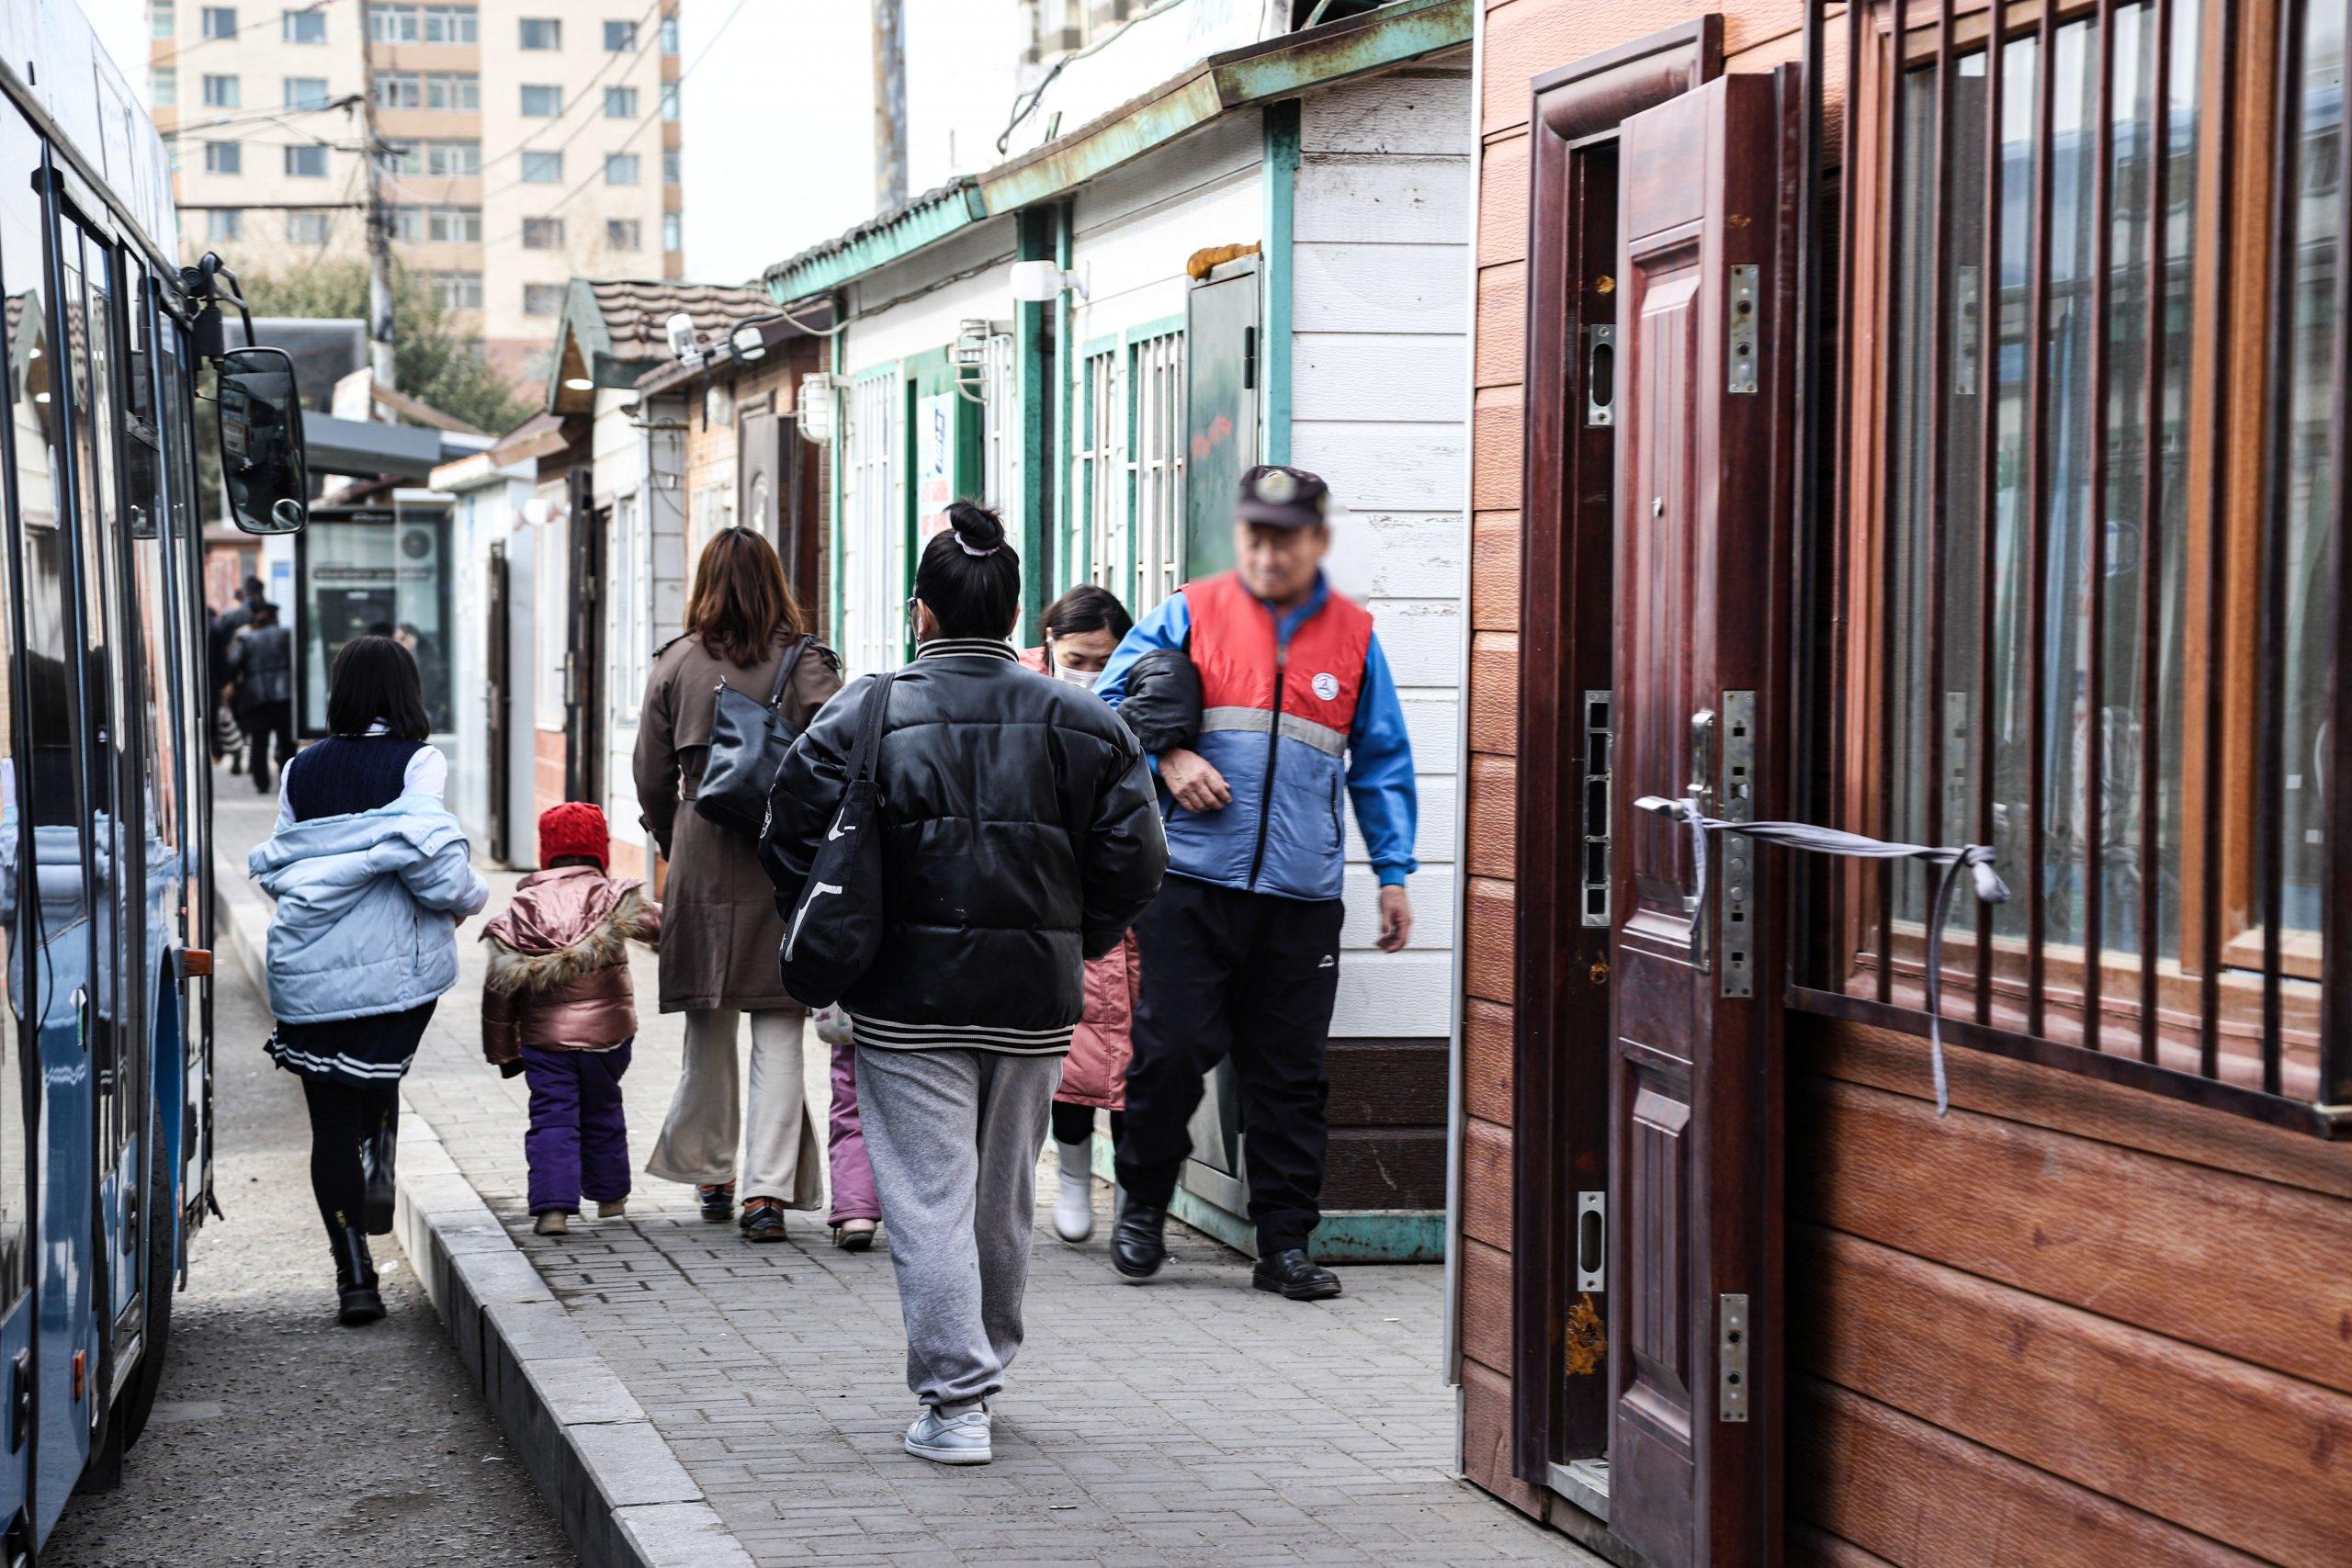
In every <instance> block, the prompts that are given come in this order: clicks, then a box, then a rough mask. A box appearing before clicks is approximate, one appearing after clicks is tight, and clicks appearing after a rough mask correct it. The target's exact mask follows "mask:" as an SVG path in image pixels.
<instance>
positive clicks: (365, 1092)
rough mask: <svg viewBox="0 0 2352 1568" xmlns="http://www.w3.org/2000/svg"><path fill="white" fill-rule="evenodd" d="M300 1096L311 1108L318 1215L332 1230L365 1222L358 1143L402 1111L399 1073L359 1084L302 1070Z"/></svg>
mask: <svg viewBox="0 0 2352 1568" xmlns="http://www.w3.org/2000/svg"><path fill="white" fill-rule="evenodd" d="M302 1098H303V1100H305V1101H306V1102H307V1103H308V1104H309V1106H310V1111H311V1192H312V1193H313V1194H315V1195H316V1196H317V1198H318V1201H319V1218H320V1219H322V1220H324V1221H325V1222H326V1227H327V1235H329V1236H331V1237H332V1236H334V1235H336V1234H337V1233H338V1232H340V1231H341V1230H342V1229H343V1228H344V1227H345V1225H349V1226H352V1227H354V1228H356V1227H358V1226H359V1225H361V1224H365V1223H366V1222H365V1220H364V1219H363V1217H362V1215H363V1204H364V1202H365V1200H366V1198H367V1191H368V1182H367V1178H366V1176H365V1175H364V1174H363V1173H362V1172H361V1169H360V1165H359V1145H360V1143H361V1142H362V1141H363V1140H365V1139H366V1138H368V1137H369V1136H370V1135H372V1134H374V1133H375V1131H376V1129H377V1128H379V1127H380V1126H382V1125H383V1124H384V1122H385V1121H386V1120H387V1119H389V1118H390V1117H394V1116H398V1115H399V1114H400V1106H401V1085H400V1080H399V1079H398V1078H385V1079H382V1080H381V1081H379V1082H376V1083H370V1084H368V1085H366V1086H365V1087H362V1086H361V1085H358V1084H356V1083H351V1082H347V1081H345V1080H344V1079H342V1078H331V1077H317V1076H313V1075H311V1074H309V1073H305V1074H303V1075H302Z"/></svg>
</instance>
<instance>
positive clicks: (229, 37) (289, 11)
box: [165, 0, 368, 61]
mask: <svg viewBox="0 0 2352 1568" xmlns="http://www.w3.org/2000/svg"><path fill="white" fill-rule="evenodd" d="M339 3H340V0H313V3H312V4H311V5H308V6H288V7H287V8H286V9H284V10H283V11H277V12H272V13H270V14H268V15H266V16H263V17H258V18H256V19H255V20H254V21H250V22H247V23H246V24H245V25H244V26H243V27H241V28H237V29H235V30H234V31H233V32H225V33H213V34H208V35H206V36H205V37H203V38H199V39H196V40H194V41H193V42H190V43H182V42H180V41H179V39H178V38H177V37H176V36H175V37H174V38H173V39H172V52H171V53H170V54H169V55H168V56H166V57H165V58H166V59H168V60H172V61H176V60H178V59H179V57H180V56H181V55H183V54H193V53H194V52H195V51H198V50H199V49H203V48H205V47H206V46H208V45H209V44H216V43H234V42H235V41H236V40H237V39H241V38H243V37H244V36H245V35H246V34H247V33H249V32H252V31H254V29H255V28H266V27H267V26H269V24H270V23H272V22H277V23H278V25H279V26H281V27H282V26H284V25H285V24H284V22H283V20H282V18H284V17H294V16H301V15H304V14H306V13H309V12H312V11H323V10H325V9H327V8H328V7H329V6H334V5H337V4H339ZM359 23H360V26H362V27H365V26H367V25H368V14H367V10H366V8H365V7H364V6H363V7H362V8H361V10H360V16H359Z"/></svg>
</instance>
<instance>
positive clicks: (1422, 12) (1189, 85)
mask: <svg viewBox="0 0 2352 1568" xmlns="http://www.w3.org/2000/svg"><path fill="white" fill-rule="evenodd" d="M1477 5H1478V0H1397V3H1396V4H1394V5H1391V6H1386V7H1385V8H1383V9H1381V10H1378V11H1368V12H1365V13H1364V14H1363V15H1362V16H1357V17H1346V18H1344V19H1342V20H1340V21H1336V22H1327V23H1325V24H1324V25H1323V26H1321V27H1318V28H1314V29H1313V30H1312V31H1309V32H1296V33H1284V34H1283V35H1282V36H1281V37H1279V38H1274V39H1267V40H1265V41H1264V42H1262V43H1254V44H1250V45H1248V46H1247V47H1245V48H1241V49H1235V50H1227V51H1225V52H1224V53H1222V54H1213V55H1210V56H1209V57H1208V58H1207V59H1206V60H1204V61H1201V62H1198V63H1196V64H1193V65H1190V66H1187V67H1186V68H1185V69H1184V70H1182V72H1179V73H1177V74H1176V75H1174V76H1172V77H1170V78H1169V79H1168V80H1167V81H1166V82H1163V83H1161V84H1160V85H1159V86H1157V87H1154V88H1152V89H1151V90H1150V91H1149V92H1147V93H1144V94H1142V95H1141V96H1137V97H1134V98H1130V99H1129V100H1128V101H1127V102H1125V103H1124V104H1122V105H1120V106H1119V107H1117V108H1114V109H1112V110H1110V111H1109V112H1108V113H1106V114H1103V115H1098V116H1097V117H1095V118H1093V119H1091V120H1089V121H1088V122H1087V123H1086V124H1084V125H1082V126H1080V127H1079V128H1078V129H1077V130H1073V131H1071V132H1070V133H1069V135H1067V136H1064V137H1061V138H1059V139H1057V140H1056V141H1050V142H1047V143H1046V145H1045V146H1043V147H1039V148H1037V149H1035V151H1033V152H1024V153H1023V154H1022V155H1021V156H1020V157H1018V158H1015V159H1012V161H1011V162H1009V163H1005V164H1000V165H999V166H997V167H996V168H994V169H990V170H989V171H988V172H987V173H985V174H981V175H963V176H960V177H959V178H958V179H957V180H956V181H955V182H953V183H951V184H950V185H947V186H942V187H940V188H939V189H938V190H936V191H933V192H930V193H929V194H927V195H925V196H922V197H916V198H915V199H914V200H913V201H911V202H910V203H908V204H907V205H906V206H905V207H903V208H900V209H899V210H898V211H897V212H896V213H893V214H888V215H886V216H883V217H879V218H876V219H872V220H868V221H866V222H865V223H863V224H860V225H859V226H858V227H857V228H854V229H853V230H851V231H849V232H848V233H846V234H844V235H842V236H841V237H840V238H839V239H835V240H829V241H827V242H825V243H823V244H820V245H815V246H812V247H810V248H809V249H808V250H805V251H802V252H801V253H800V254H797V255H796V256H793V257H791V258H790V259H788V260H786V261H782V262H778V263H777V264H776V265H774V266H772V267H770V268H768V269H767V271H766V273H765V274H763V278H762V281H763V282H764V283H765V284H766V285H767V288H768V293H769V295H770V296H771V297H772V298H773V299H775V301H776V302H777V303H778V304H780V305H784V304H791V303H792V302H794V301H796V300H801V299H808V298H809V297H810V296H812V295H817V294H822V293H825V292H827V291H829V290H831V289H834V288H840V287H841V286H842V285H843V284H845V283H847V282H849V281H850V280H851V279H853V278H855V277H859V276H864V275H865V274H866V273H869V272H872V271H874V270H875V269H876V268H877V267H881V266H886V265H888V264H890V263H892V262H895V261H900V260H903V259H904V258H906V257H907V256H910V255H912V254H915V253H916V252H917V251H920V250H922V249H924V248H926V247H928V246H930V245H933V244H936V243H938V242H940V241H941V240H944V239H946V238H947V237H948V236H950V235H952V234H955V233H956V232H958V231H962V230H964V229H967V228H969V227H970V226H972V225H973V224H975V223H978V222H980V221H982V220H986V219H989V218H996V217H1002V216H1005V215H1007V214H1009V213H1012V212H1016V211H1018V210H1020V209H1022V208H1024V207H1033V206H1035V205H1036V204H1037V203H1038V202H1040V201H1046V200H1050V199H1052V198H1053V197H1057V196H1060V195H1063V194H1064V193H1066V192H1068V191H1069V190H1072V189H1074V188H1076V187H1077V186H1081V185H1084V184H1085V183H1086V182H1087V181H1089V180H1091V179H1095V178H1097V177H1099V176H1101V175H1103V174H1106V173H1108V172H1109V171H1110V170H1112V169H1114V168H1116V167H1118V166H1119V165H1120V164H1125V163H1127V162H1130V161H1131V160H1133V159H1136V158H1138V157H1141V156H1142V155H1143V154H1144V153H1146V152H1151V151H1152V150H1153V149H1155V148H1158V147H1161V146H1165V145H1166V144H1167V143H1169V142H1170V141H1176V140H1177V139H1179V138H1180V137H1182V136H1185V135H1188V134H1190V133H1191V132H1193V131H1194V130H1199V129H1200V128H1201V127H1202V126H1204V125H1206V124H1208V123H1209V122H1210V121H1212V120H1214V119H1216V118H1219V117H1220V116H1222V115H1226V114H1229V113H1231V112H1233V111H1234V110H1236V109H1238V108H1244V107H1249V106H1250V105H1251V104H1258V103H1264V102H1267V101H1269V100H1271V99H1273V98H1278V97H1283V96H1289V95H1291V94H1294V93H1299V92H1305V91H1306V90H1308V89H1310V88H1313V87H1319V86H1329V85H1332V84H1334V83H1339V82H1344V81H1346V80H1348V79H1349V78H1351V77H1354V76H1362V75H1364V74H1366V73H1370V72H1374V71H1379V70H1382V69H1385V67H1387V66H1391V65H1397V64H1401V63H1403V62H1406V61H1408V60H1414V59H1418V58H1419V57H1420V56H1422V55H1425V54H1434V53H1436V52H1437V51H1441V50H1446V49H1454V48H1458V47H1460V46H1462V45H1464V44H1466V43H1468V42H1469V41H1470V37H1471V28H1472V22H1473V18H1474V17H1475V15H1476V9H1477ZM959 195H960V196H961V197H963V199H962V200H961V201H960V202H957V201H955V200H954V199H953V198H954V197H957V196H959Z"/></svg>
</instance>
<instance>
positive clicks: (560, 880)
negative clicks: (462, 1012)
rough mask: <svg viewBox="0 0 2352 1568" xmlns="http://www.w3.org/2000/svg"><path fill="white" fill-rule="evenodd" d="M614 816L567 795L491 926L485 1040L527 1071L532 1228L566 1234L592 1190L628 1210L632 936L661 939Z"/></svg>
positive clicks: (612, 1210) (607, 1207) (498, 1060)
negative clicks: (616, 872) (632, 875)
mask: <svg viewBox="0 0 2352 1568" xmlns="http://www.w3.org/2000/svg"><path fill="white" fill-rule="evenodd" d="M539 864H540V865H541V866H542V867H544V868H545V869H543V870H540V871H537V872H534V873H532V874H530V875H528V876H526V877H525V878H524V879H523V881H522V885H521V886H518V887H516V888H515V901H514V902H513V903H511V904H509V905H508V906H507V907H506V908H505V910H504V911H503V913H501V914H500V915H499V916H498V917H497V918H496V919H492V921H491V922H490V924H489V927H488V929H486V930H485V931H483V932H482V940H483V941H484V942H489V943H490V975H489V977H488V978H487V979H485V980H484V981H483V982H482V996H481V1050H482V1055H484V1056H485V1057H487V1058H488V1059H489V1060H490V1061H491V1063H492V1065H493V1066H497V1067H498V1069H499V1070H500V1071H501V1072H503V1073H504V1074H505V1075H506V1076H508V1077H513V1076H514V1075H515V1073H516V1072H520V1073H522V1074H523V1075H524V1076H525V1077H526V1078H527V1079H528V1080H529V1081H530V1088H531V1130H530V1132H529V1133H528V1134H525V1136H524V1139H523V1154H524V1157H525V1158H526V1159H527V1160H528V1161H529V1162H530V1167H531V1186H530V1196H531V1213H533V1214H534V1215H536V1216H537V1221H536V1223H535V1224H533V1225H532V1227H531V1228H532V1229H533V1230H534V1231H535V1232H536V1233H537V1234H538V1235H563V1234H564V1231H565V1226H566V1221H567V1218H568V1216H570V1215H572V1214H576V1213H579V1212H580V1200H581V1197H582V1194H583V1193H584V1194H585V1195H586V1196H588V1197H590V1198H593V1199H594V1200H595V1201H596V1214H597V1217H598V1218H600V1219H611V1218H612V1217H614V1216H615V1215H616V1214H620V1213H624V1212H625V1211H626V1210H627V1208H628V1166H629V1161H628V1118H627V1117H626V1115H624V1113H623V1111H622V1109H621V1075H622V1074H623V1073H626V1072H627V1071H628V1059H629V1047H630V1045H631V1044H632V1043H633V1042H634V1041H635V1040H636V1038H637V1004H636V998H635V993H634V991H633V990H632V988H631V987H630V985H629V975H628V943H629V940H630V939H631V938H635V939H636V940H637V941H639V942H644V943H646V944H648V945H649V946H650V945H652V944H653V943H656V942H660V941H661V940H662V906H661V905H659V904H657V903H654V902H653V901H652V900H651V899H650V898H648V897H645V894H644V884H642V883H640V882H636V881H633V880H629V879H627V878H621V879H616V878H615V877H613V876H612V875H610V874H609V871H610V865H611V846H610V836H609V834H608V832H607V830H606V829H605V814H604V812H603V811H602V810H600V809H599V808H598V807H594V806H591V805H588V804H587V803H585V802H582V801H576V800H574V801H566V802H565V803H564V804H563V805H561V806H558V807H550V808H549V809H548V811H547V812H545V813H544V814H542V815H541V817H540V818H539Z"/></svg>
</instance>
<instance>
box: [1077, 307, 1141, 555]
mask: <svg viewBox="0 0 2352 1568" xmlns="http://www.w3.org/2000/svg"><path fill="white" fill-rule="evenodd" d="M1080 378H1081V379H1080V403H1079V412H1080V429H1079V448H1078V470H1079V471H1078V507H1077V508H1076V510H1075V511H1074V513H1073V517H1074V519H1075V523H1076V526H1075V527H1074V528H1073V530H1072V535H1071V538H1070V551H1069V581H1071V582H1073V583H1076V582H1095V583H1100V584H1102V585H1103V587H1105V588H1108V589H1111V590H1113V591H1114V592H1116V591H1117V589H1118V587H1119V578H1120V574H1121V573H1122V572H1123V571H1124V570H1125V567H1126V546H1127V528H1126V512H1127V495H1126V488H1127V487H1126V482H1125V471H1124V470H1125V463H1126V451H1125V445H1126V443H1125V433H1126V422H1125V420H1124V419H1122V418H1121V417H1120V413H1119V356H1118V355H1117V354H1116V353H1115V352H1110V351H1105V352H1103V353H1101V354H1091V355H1087V357H1086V360H1085V363H1084V365H1083V367H1081V370H1080Z"/></svg>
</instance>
